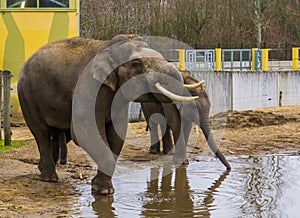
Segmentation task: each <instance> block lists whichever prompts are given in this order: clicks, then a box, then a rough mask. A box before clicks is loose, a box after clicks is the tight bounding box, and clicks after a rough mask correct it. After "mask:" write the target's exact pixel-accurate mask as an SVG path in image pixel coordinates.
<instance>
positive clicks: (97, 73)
mask: <svg viewBox="0 0 300 218" xmlns="http://www.w3.org/2000/svg"><path fill="white" fill-rule="evenodd" d="M116 67H117V66H115V64H114V61H113V60H112V58H111V56H110V51H109V49H105V50H103V51H101V52H100V53H98V54H97V55H96V57H94V59H93V62H92V66H91V70H92V74H93V78H94V79H97V80H99V81H100V82H101V83H102V84H105V85H107V86H108V87H110V88H111V90H112V91H116V86H117V82H118V76H117V74H116V72H115V69H116Z"/></svg>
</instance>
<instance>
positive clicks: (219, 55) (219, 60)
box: [215, 48, 222, 71]
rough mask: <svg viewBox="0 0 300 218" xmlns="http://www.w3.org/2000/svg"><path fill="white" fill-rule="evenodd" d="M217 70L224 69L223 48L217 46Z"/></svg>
mask: <svg viewBox="0 0 300 218" xmlns="http://www.w3.org/2000/svg"><path fill="white" fill-rule="evenodd" d="M215 51H216V69H215V70H216V71H222V49H221V48H216V49H215Z"/></svg>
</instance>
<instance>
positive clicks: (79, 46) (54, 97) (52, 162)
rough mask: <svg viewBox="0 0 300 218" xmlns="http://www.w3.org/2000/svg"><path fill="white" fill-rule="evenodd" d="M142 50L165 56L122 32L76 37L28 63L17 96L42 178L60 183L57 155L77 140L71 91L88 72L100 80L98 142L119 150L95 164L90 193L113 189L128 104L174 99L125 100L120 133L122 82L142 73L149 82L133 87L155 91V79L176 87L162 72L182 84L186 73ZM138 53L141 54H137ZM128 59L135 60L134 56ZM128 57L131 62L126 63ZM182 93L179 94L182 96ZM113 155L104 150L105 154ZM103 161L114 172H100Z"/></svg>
mask: <svg viewBox="0 0 300 218" xmlns="http://www.w3.org/2000/svg"><path fill="white" fill-rule="evenodd" d="M117 43H118V45H119V44H120V46H119V47H114V46H112V45H116V44H117ZM144 52H147V55H148V56H151V55H152V54H153V56H154V57H162V56H161V55H160V54H159V53H158V52H156V51H154V50H152V49H149V48H148V45H147V44H146V43H145V42H144V41H143V40H142V39H141V38H140V37H138V36H132V35H118V36H116V37H114V38H113V39H112V40H110V41H99V40H91V39H84V38H73V39H67V40H63V41H59V42H55V43H52V44H49V45H46V46H44V47H42V48H41V49H39V50H38V51H37V52H36V53H35V54H34V55H33V56H32V57H31V58H30V59H29V60H28V61H27V62H26V63H25V65H24V67H23V69H22V71H21V73H20V77H19V81H18V96H19V101H20V105H21V108H22V112H23V116H24V118H25V121H26V123H27V125H28V127H29V128H30V130H31V132H32V134H33V135H34V137H35V140H36V142H37V145H38V148H39V152H40V162H39V165H38V168H39V170H40V172H41V178H42V180H44V181H50V182H56V181H58V176H57V174H56V170H55V166H56V163H57V161H58V159H59V154H60V155H61V162H62V163H65V162H66V154H67V150H66V143H67V142H69V141H70V140H71V139H73V140H74V141H75V142H76V139H75V137H76V136H75V135H72V136H71V133H72V131H71V130H72V123H71V120H72V101H73V93H74V91H75V87H76V83H77V81H78V80H79V78H80V76H81V75H82V74H83V72H85V76H87V78H88V79H90V80H92V79H93V78H97V80H99V81H100V84H102V86H101V88H100V89H99V92H98V93H97V99H96V102H95V117H96V119H97V120H96V123H97V128H98V132H99V134H100V135H101V137H102V138H103V141H104V143H102V144H101V143H100V144H99V145H95V146H98V148H105V149H107V148H109V149H110V151H112V152H113V153H114V154H115V156H114V158H115V159H113V160H111V159H109V160H107V162H105V161H106V159H105V158H104V159H103V160H102V162H101V160H100V162H101V163H102V166H99V164H98V162H97V164H98V171H97V175H96V176H95V177H94V178H93V180H92V191H93V193H94V194H96V195H97V194H100V195H108V194H112V193H114V188H113V185H112V182H111V178H112V174H113V171H114V167H115V162H116V159H117V157H118V155H119V153H120V151H121V149H122V146H123V143H124V141H123V139H124V138H123V137H124V136H125V135H126V130H127V121H128V117H127V110H128V104H126V102H129V101H130V100H136V101H139V102H144V101H146V102H147V101H160V102H170V99H169V98H167V97H165V96H163V95H161V94H158V93H149V94H144V95H142V96H140V97H139V98H138V99H125V98H124V102H125V103H124V105H125V106H124V107H122V108H120V111H119V112H118V114H121V115H122V114H125V115H124V116H123V117H120V121H119V125H118V126H119V127H120V126H121V127H120V128H121V130H119V131H120V132H121V133H119V134H117V133H116V131H115V129H114V126H113V123H112V117H111V104H112V101H113V98H114V96H115V94H116V93H117V91H118V90H119V88H120V87H121V86H122V84H124V83H125V82H126V81H128V80H129V79H131V78H134V77H135V76H136V75H141V74H143V75H144V74H146V75H150V76H149V77H148V79H147V80H143V82H141V81H138V82H137V83H136V84H134V90H135V91H137V92H138V91H141V93H142V92H152V91H155V90H154V89H155V88H154V83H155V82H157V81H159V82H161V83H162V85H163V86H164V87H165V88H168V89H171V90H172V87H174V84H168V81H160V80H162V77H161V76H165V75H168V76H171V77H172V78H174V79H176V81H179V83H181V87H182V83H183V80H182V76H181V74H180V73H179V71H178V70H177V69H176V68H175V67H173V66H172V65H170V64H168V63H167V61H166V60H164V59H162V58H145V57H144V56H143V53H144ZM140 56H142V58H138V57H140ZM130 57H137V58H135V59H133V60H130ZM124 60H125V61H126V60H130V61H127V62H125V63H124V62H122V61H124ZM120 64H121V65H120ZM153 72H158V75H156V76H155V77H154V76H152V74H151V73H153ZM133 82H134V81H133ZM175 86H176V87H178V86H177V85H175ZM83 88H84V90H89V88H90V87H89V85H86V87H83ZM145 89H146V91H145ZM172 91H174V88H173V90H172ZM179 92H180V91H178V92H177V94H180V93H179ZM85 116H89V114H86V115H85ZM80 146H81V145H80ZM60 148H61V149H62V150H61V151H59V149H60ZM105 149H104V150H105ZM88 153H89V152H88ZM109 155H110V154H107V155H106V154H105V153H104V154H103V157H106V156H109ZM94 160H95V159H94ZM103 165H107V168H109V169H111V172H109V173H103V172H101V171H100V170H99V168H100V167H103Z"/></svg>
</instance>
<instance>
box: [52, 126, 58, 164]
mask: <svg viewBox="0 0 300 218" xmlns="http://www.w3.org/2000/svg"><path fill="white" fill-rule="evenodd" d="M58 134H59V130H58V129H56V128H51V146H52V155H53V160H54V163H55V164H56V163H57V161H58V159H59V149H60V146H59V139H58Z"/></svg>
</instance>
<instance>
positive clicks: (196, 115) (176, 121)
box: [141, 71, 231, 170]
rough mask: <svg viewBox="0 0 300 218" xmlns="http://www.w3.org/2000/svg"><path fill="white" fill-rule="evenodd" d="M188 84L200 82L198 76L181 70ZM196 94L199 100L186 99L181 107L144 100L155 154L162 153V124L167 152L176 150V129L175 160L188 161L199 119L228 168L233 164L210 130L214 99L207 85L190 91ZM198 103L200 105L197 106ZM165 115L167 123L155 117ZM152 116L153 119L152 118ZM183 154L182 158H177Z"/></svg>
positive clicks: (199, 124)
mask: <svg viewBox="0 0 300 218" xmlns="http://www.w3.org/2000/svg"><path fill="white" fill-rule="evenodd" d="M181 73H182V76H183V80H184V83H185V84H195V83H197V82H199V81H197V80H196V79H194V78H193V77H192V76H191V75H190V73H189V72H187V71H183V72H181ZM189 92H190V94H191V95H192V96H199V99H198V100H196V101H195V102H187V103H186V102H185V103H183V104H181V106H180V108H179V110H178V109H177V108H178V107H176V106H175V105H174V104H172V103H171V104H170V103H159V102H156V103H155V102H143V103H141V106H142V110H143V113H144V115H145V119H146V121H147V125H148V127H149V129H150V139H151V146H150V152H151V153H159V152H160V141H159V136H158V128H157V127H158V125H160V126H161V130H162V135H163V137H162V142H163V152H164V153H169V152H170V151H171V150H172V149H173V141H172V136H171V132H170V131H172V132H173V140H174V144H175V157H174V159H175V162H180V161H182V159H185V161H184V163H186V164H187V163H188V160H187V159H186V146H187V142H188V139H189V135H190V132H191V127H192V123H193V122H195V123H196V124H197V125H198V126H200V128H201V130H202V132H203V134H204V136H205V138H206V140H207V142H208V145H209V147H210V148H211V149H212V151H213V152H214V153H215V154H216V156H217V157H218V158H219V159H220V160H221V162H222V163H223V164H224V165H225V166H226V168H227V170H230V169H231V167H230V165H229V163H228V162H227V160H226V159H225V157H224V156H223V154H222V153H221V152H220V150H219V149H218V147H217V145H216V143H215V141H214V138H213V135H212V133H211V129H210V121H209V110H210V101H209V98H208V95H207V92H206V90H205V88H203V87H200V88H197V89H194V90H190V91H189ZM195 104H196V106H195ZM156 113H158V114H161V115H162V116H164V117H165V121H166V122H161V121H162V120H163V119H156V118H155V116H154V119H152V117H151V116H152V115H153V114H156ZM150 117H151V119H150ZM156 117H157V116H156ZM178 157H180V160H177V159H178Z"/></svg>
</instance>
